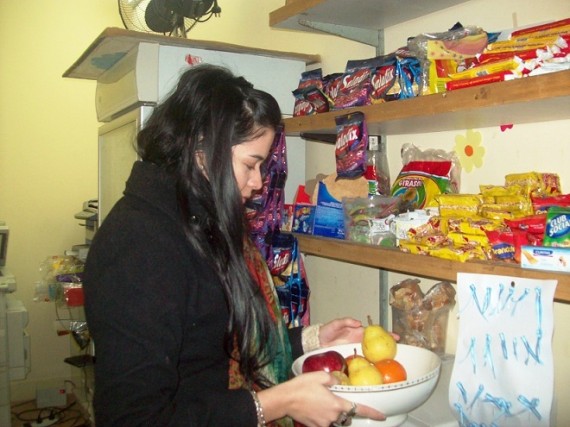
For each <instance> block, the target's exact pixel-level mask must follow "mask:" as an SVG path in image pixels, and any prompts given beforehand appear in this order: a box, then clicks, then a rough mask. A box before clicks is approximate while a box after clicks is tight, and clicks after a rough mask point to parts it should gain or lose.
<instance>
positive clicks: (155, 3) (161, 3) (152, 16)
mask: <svg viewBox="0 0 570 427" xmlns="http://www.w3.org/2000/svg"><path fill="white" fill-rule="evenodd" d="M144 19H145V22H146V24H147V25H148V27H149V28H150V29H151V30H152V31H155V32H157V33H169V32H171V31H172V30H173V29H174V26H175V24H176V22H175V17H174V13H173V12H172V10H170V9H169V8H168V7H167V5H166V0H150V2H149V4H148V6H147V8H146V10H145V13H144Z"/></svg>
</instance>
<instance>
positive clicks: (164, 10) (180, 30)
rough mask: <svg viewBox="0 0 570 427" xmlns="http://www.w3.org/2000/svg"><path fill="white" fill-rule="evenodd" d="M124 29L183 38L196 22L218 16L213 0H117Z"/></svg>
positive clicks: (217, 9)
mask: <svg viewBox="0 0 570 427" xmlns="http://www.w3.org/2000/svg"><path fill="white" fill-rule="evenodd" d="M118 2H119V13H120V15H121V19H122V21H123V25H124V26H125V28H127V29H128V30H136V31H142V32H146V33H161V34H165V35H169V36H175V37H186V35H187V34H188V31H190V30H191V29H192V28H193V27H194V25H196V24H197V23H198V22H206V21H207V20H209V19H210V18H211V17H212V16H219V15H220V12H221V11H222V9H221V8H220V7H219V6H218V1H217V0H118Z"/></svg>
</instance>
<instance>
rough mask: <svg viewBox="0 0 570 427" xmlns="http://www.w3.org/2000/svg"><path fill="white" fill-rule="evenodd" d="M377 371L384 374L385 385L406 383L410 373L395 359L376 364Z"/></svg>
mask: <svg viewBox="0 0 570 427" xmlns="http://www.w3.org/2000/svg"><path fill="white" fill-rule="evenodd" d="M374 366H376V369H378V370H379V371H380V373H381V374H382V379H383V380H384V384H390V383H396V382H398V381H406V379H407V378H408V373H407V372H406V369H405V368H404V366H403V365H402V364H401V363H400V362H398V361H397V360H394V359H384V360H380V361H379V362H376V363H375V364H374Z"/></svg>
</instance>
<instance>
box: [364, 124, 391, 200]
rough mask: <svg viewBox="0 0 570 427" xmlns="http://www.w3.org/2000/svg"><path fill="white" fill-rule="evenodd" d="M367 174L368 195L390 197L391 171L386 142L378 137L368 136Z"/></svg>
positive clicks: (365, 174)
mask: <svg viewBox="0 0 570 427" xmlns="http://www.w3.org/2000/svg"><path fill="white" fill-rule="evenodd" d="M366 159H367V160H366V172H365V173H364V177H365V178H366V179H367V180H368V195H369V196H374V195H380V196H390V170H389V169H388V157H387V155H386V140H384V139H382V138H381V137H379V136H378V135H370V136H368V151H367V153H366Z"/></svg>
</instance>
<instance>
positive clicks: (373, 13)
mask: <svg viewBox="0 0 570 427" xmlns="http://www.w3.org/2000/svg"><path fill="white" fill-rule="evenodd" d="M467 1H468V0H429V1H425V0H424V1H417V0H399V1H393V0H289V1H287V4H286V5H285V6H283V7H280V8H279V9H277V10H275V11H273V12H271V13H270V14H269V25H270V26H272V27H276V28H286V29H292V30H301V31H314V28H311V27H310V26H307V25H305V23H307V22H308V23H315V22H316V23H324V24H333V25H342V26H345V27H352V28H360V29H362V28H364V29H369V30H379V29H382V28H386V27H390V26H392V25H396V24H399V23H401V22H404V21H408V20H410V19H414V18H419V17H421V16H425V15H427V14H429V13H433V12H436V11H438V10H442V9H445V8H448V7H451V6H455V5H458V4H461V3H465V2H467Z"/></svg>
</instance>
